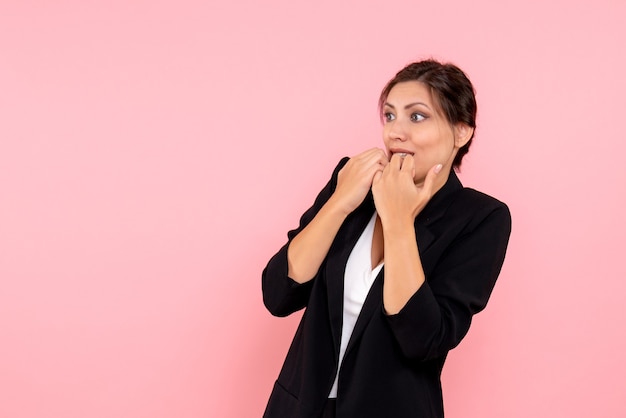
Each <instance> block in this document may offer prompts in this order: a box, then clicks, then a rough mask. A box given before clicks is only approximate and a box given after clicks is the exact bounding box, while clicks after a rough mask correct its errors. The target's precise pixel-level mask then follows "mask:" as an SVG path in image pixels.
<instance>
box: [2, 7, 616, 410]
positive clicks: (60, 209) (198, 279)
mask: <svg viewBox="0 0 626 418" xmlns="http://www.w3.org/2000/svg"><path fill="white" fill-rule="evenodd" d="M522 3H523V4H522ZM51 4H54V5H51ZM625 16H626V3H625V2H623V1H621V0H594V1H551V2H548V1H531V2H519V1H516V2H511V1H501V2H492V1H486V0H479V1H474V2H467V1H461V0H458V1H448V2H440V1H432V2H417V1H397V0H390V1H385V2H375V1H356V0H354V1H342V2H341V1H326V0H324V1H321V2H294V1H287V0H282V1H274V2H255V1H233V2H228V1H209V2H200V1H173V0H162V1H153V0H150V1H148V0H141V1H121V0H116V1H102V2H96V1H69V0H68V1H55V2H43V1H13V2H10V1H8V0H7V1H3V2H2V3H0V280H1V281H0V335H1V342H0V416H1V417H11V418H18V417H19V418H26V417H28V418H30V417H77V418H78V417H81V418H83V417H122V418H125V417H133V418H134V417H150V418H158V417H209V416H210V417H237V418H239V417H258V416H260V415H261V414H262V411H263V409H264V406H265V402H266V400H267V397H268V395H269V392H270V389H271V387H272V384H273V381H274V379H275V378H276V376H277V374H278V371H279V368H280V366H281V364H282V361H283V358H284V355H285V353H286V351H287V348H288V345H289V342H290V341H291V338H292V336H293V332H294V330H295V327H296V324H297V321H298V319H299V315H294V316H293V317H291V318H288V319H277V318H273V317H271V316H270V315H269V313H267V311H265V309H264V308H263V305H262V302H261V291H260V274H261V270H262V268H263V267H264V265H265V263H266V262H267V260H268V259H269V257H270V256H271V255H272V254H273V253H274V252H275V251H276V250H277V249H278V247H279V246H280V245H281V244H282V243H283V242H284V240H285V233H286V231H287V230H288V229H289V228H291V227H293V226H294V225H295V224H296V222H297V220H298V217H299V215H300V214H301V212H302V211H303V210H304V209H305V208H307V207H308V205H309V204H310V203H311V202H312V199H313V198H314V196H315V194H316V193H317V192H318V190H319V189H320V187H321V186H322V185H323V184H324V183H325V182H326V180H327V178H328V176H329V175H330V172H331V170H332V168H333V167H334V166H335V164H336V163H337V161H338V160H339V159H340V157H342V156H344V155H353V154H355V153H358V152H360V151H361V150H363V149H365V148H369V147H372V146H381V144H382V143H381V140H380V132H381V129H380V125H379V122H378V119H377V114H376V100H377V97H378V93H379V91H380V89H381V88H382V86H383V85H384V83H385V82H386V81H387V80H388V79H389V78H390V77H391V76H392V75H393V74H394V73H395V71H397V70H398V69H399V68H401V67H402V66H403V65H404V64H406V63H408V62H410V61H412V60H415V59H420V58H425V57H429V56H434V57H436V58H440V59H443V60H450V61H453V62H455V63H457V64H458V65H459V66H461V67H462V68H463V69H464V70H465V71H466V72H467V73H468V74H469V76H470V78H471V79H472V81H473V82H474V84H475V86H476V89H477V91H478V94H477V98H478V101H479V121H478V122H479V127H478V131H477V136H476V139H475V144H474V146H473V147H472V151H471V152H470V154H469V155H468V157H467V159H466V162H465V164H464V168H463V170H462V173H461V179H462V181H463V182H464V183H465V185H468V186H472V187H475V188H477V189H480V190H482V191H484V192H487V193H490V194H492V195H494V196H496V197H498V198H500V199H501V200H504V201H505V202H507V203H508V204H509V205H510V208H511V211H512V214H513V228H514V229H513V234H512V237H511V242H510V247H509V253H508V256H507V260H506V263H505V266H504V269H503V271H502V274H501V277H500V281H499V283H498V285H497V286H496V289H495V291H494V294H493V297H492V300H491V302H490V305H489V306H488V307H487V309H486V311H485V312H483V313H482V314H480V315H479V316H477V317H476V319H475V321H474V324H473V327H472V329H471V331H470V333H469V335H468V336H467V338H466V339H465V341H464V342H463V343H462V344H461V346H460V347H459V348H458V349H456V350H454V351H453V352H452V353H451V354H450V357H449V361H448V363H447V366H446V368H445V370H444V375H443V381H444V398H445V406H446V412H447V416H448V417H452V418H454V417H458V418H468V417H469V418H473V417H476V418H478V417H480V418H491V417H494V418H495V417H498V418H502V417H507V418H515V417H520V418H521V417H524V418H525V417H570V418H571V417H580V418H583V417H585V418H586V417H618V416H626V403H625V402H624V399H623V397H624V383H623V379H624V376H625V375H626V362H625V361H624V358H623V353H624V352H625V351H626V326H624V324H623V322H624V319H625V318H626V315H625V314H626V312H625V311H626V309H625V305H626V303H625V298H624V293H625V292H626V280H625V279H626V263H624V254H623V252H624V248H625V244H626V243H625V242H624V241H625V240H624V237H625V236H626V222H624V220H623V215H622V213H623V210H622V209H621V208H622V207H623V206H624V203H626V202H625V192H624V191H625V190H626V187H625V184H624V183H625V180H626V170H625V169H624V165H623V160H624V155H625V153H626V135H624V117H625V116H624V114H625V111H626V106H625V105H624V103H625V102H624V96H625V94H626V81H625V80H626V58H625V56H624V40H625V39H626V31H625V30H624V25H623V21H624V17H625Z"/></svg>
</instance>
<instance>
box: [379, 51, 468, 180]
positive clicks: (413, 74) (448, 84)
mask: <svg viewBox="0 0 626 418" xmlns="http://www.w3.org/2000/svg"><path fill="white" fill-rule="evenodd" d="M405 81H419V82H420V83H424V84H425V85H427V86H428V87H429V88H430V92H431V94H432V96H433V99H434V100H435V103H436V104H438V105H439V107H440V109H441V111H442V112H443V115H444V116H445V118H446V119H447V120H448V123H450V125H455V124H457V123H459V122H461V123H464V124H466V125H468V126H469V127H471V128H476V110H477V107H476V97H475V92H474V87H473V86H472V83H471V82H470V80H469V78H467V76H466V75H465V73H464V72H463V71H461V69H460V68H459V67H457V66H456V65H454V64H449V63H445V64H444V63H440V62H438V61H435V60H433V59H428V60H424V61H418V62H414V63H412V64H409V65H407V66H406V67H404V68H403V69H401V70H400V71H399V72H398V73H397V74H396V75H395V77H394V78H392V79H391V80H389V82H388V83H387V85H386V86H385V88H384V89H383V91H382V92H381V93H380V98H379V99H378V110H379V113H380V116H381V119H382V117H383V114H382V109H383V106H384V104H385V101H386V100H387V96H389V92H390V91H391V89H392V88H393V87H394V86H395V85H396V84H398V83H403V82H405ZM473 138H474V133H472V136H471V137H470V139H469V141H467V143H466V144H465V145H463V146H462V147H461V148H459V151H458V152H457V154H456V157H455V158H454V161H453V162H452V167H454V168H456V169H458V168H459V167H460V166H461V160H462V159H463V156H464V155H465V154H467V152H468V151H469V147H470V145H471V143H472V139H473Z"/></svg>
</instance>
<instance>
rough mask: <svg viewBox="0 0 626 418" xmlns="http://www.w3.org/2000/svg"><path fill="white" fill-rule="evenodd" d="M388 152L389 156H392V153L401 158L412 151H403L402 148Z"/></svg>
mask: <svg viewBox="0 0 626 418" xmlns="http://www.w3.org/2000/svg"><path fill="white" fill-rule="evenodd" d="M390 154H391V157H393V156H394V155H399V156H400V157H402V158H404V157H406V156H407V155H413V153H412V152H410V151H404V150H402V151H391V152H390Z"/></svg>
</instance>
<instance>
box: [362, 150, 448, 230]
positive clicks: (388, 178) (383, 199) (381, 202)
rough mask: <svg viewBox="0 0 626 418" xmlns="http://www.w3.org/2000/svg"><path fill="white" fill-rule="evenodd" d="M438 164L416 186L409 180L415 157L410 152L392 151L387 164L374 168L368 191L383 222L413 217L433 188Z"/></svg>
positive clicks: (411, 176) (432, 192) (412, 219)
mask: <svg viewBox="0 0 626 418" xmlns="http://www.w3.org/2000/svg"><path fill="white" fill-rule="evenodd" d="M441 167H442V166H441V164H437V165H436V166H434V167H433V168H431V169H430V170H429V171H428V174H426V179H425V180H424V183H423V185H420V186H416V185H415V183H414V181H413V177H414V175H415V160H414V159H413V156H412V155H406V156H405V157H404V158H403V157H402V156H400V155H397V154H394V155H393V156H392V157H391V161H390V162H389V164H388V165H387V167H386V168H385V169H384V170H383V171H378V172H376V174H375V175H374V180H373V184H372V192H373V195H374V203H375V205H376V211H377V212H378V216H380V219H381V221H382V224H383V226H385V225H388V224H389V222H395V221H399V222H402V223H403V224H404V225H406V224H407V223H409V222H410V223H411V224H412V223H413V222H414V221H415V217H416V216H417V215H418V214H419V213H420V212H421V211H422V209H424V207H425V206H426V204H427V203H428V202H429V201H430V198H431V197H432V196H433V194H434V193H435V192H436V190H435V179H436V178H437V175H438V174H439V172H440V171H441Z"/></svg>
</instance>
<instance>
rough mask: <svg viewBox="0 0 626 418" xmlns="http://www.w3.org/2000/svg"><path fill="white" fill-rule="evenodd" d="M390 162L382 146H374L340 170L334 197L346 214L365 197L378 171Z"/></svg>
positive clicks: (353, 158) (380, 171)
mask: <svg viewBox="0 0 626 418" xmlns="http://www.w3.org/2000/svg"><path fill="white" fill-rule="evenodd" d="M388 164H389V161H388V160H387V155H386V154H385V152H384V151H383V150H382V149H380V148H372V149H369V150H367V151H364V152H362V153H360V154H358V155H356V156H354V157H352V158H350V160H349V161H348V162H347V163H346V165H345V166H343V168H342V169H341V171H339V175H338V177H337V188H336V189H335V192H334V194H333V197H332V199H333V200H334V201H335V202H336V203H337V205H338V207H339V208H341V210H342V211H343V212H344V213H345V214H349V213H352V212H353V211H354V210H355V209H356V208H357V207H358V206H359V205H360V204H361V203H362V202H363V199H365V196H367V193H369V191H370V188H371V187H372V181H373V179H374V175H375V174H376V173H382V171H383V169H384V168H385V167H386V166H387V165H388Z"/></svg>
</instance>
